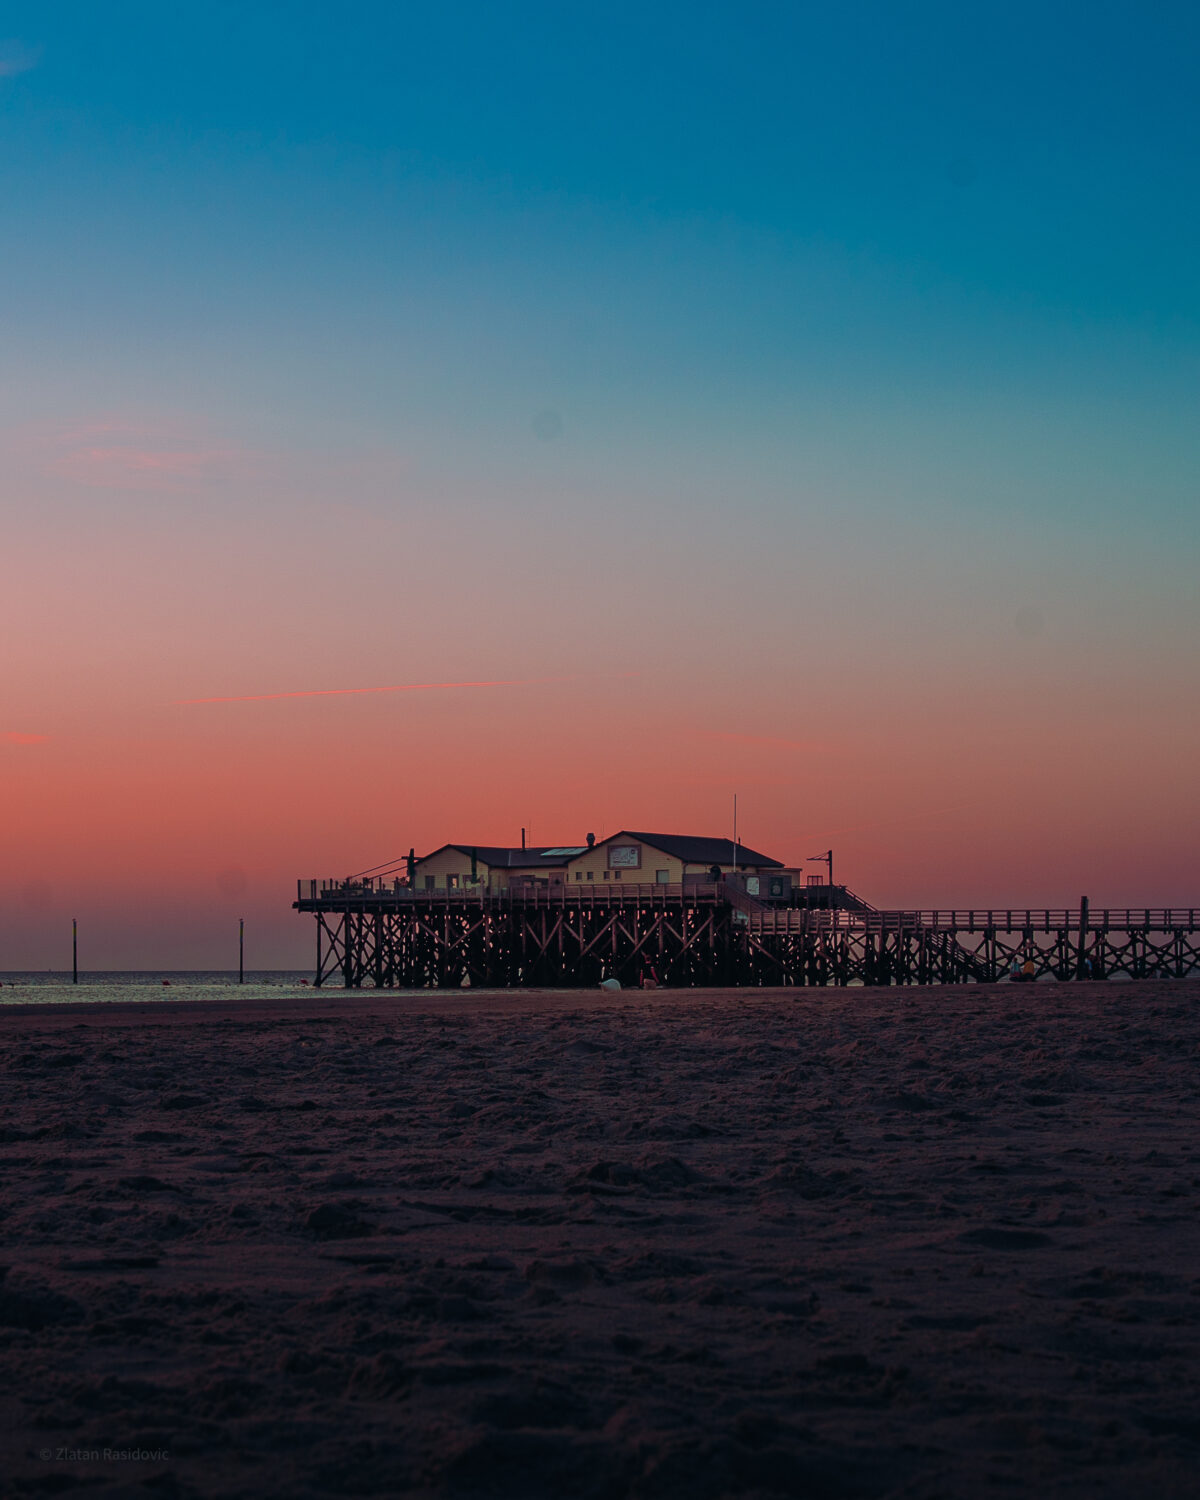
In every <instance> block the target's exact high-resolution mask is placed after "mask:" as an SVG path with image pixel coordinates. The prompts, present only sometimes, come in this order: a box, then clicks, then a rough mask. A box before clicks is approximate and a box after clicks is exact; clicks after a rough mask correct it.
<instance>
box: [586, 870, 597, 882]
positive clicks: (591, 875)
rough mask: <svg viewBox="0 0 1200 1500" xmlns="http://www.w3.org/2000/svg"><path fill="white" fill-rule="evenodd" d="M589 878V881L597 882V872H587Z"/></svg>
mask: <svg viewBox="0 0 1200 1500" xmlns="http://www.w3.org/2000/svg"><path fill="white" fill-rule="evenodd" d="M587 878H588V879H589V880H595V878H596V872H595V870H589V871H588V872H587Z"/></svg>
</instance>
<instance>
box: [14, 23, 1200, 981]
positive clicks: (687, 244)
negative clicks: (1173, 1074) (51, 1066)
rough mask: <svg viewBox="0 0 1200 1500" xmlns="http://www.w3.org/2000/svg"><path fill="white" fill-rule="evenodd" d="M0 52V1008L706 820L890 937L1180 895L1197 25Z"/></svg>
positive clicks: (169, 31) (258, 40)
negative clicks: (366, 888)
mask: <svg viewBox="0 0 1200 1500" xmlns="http://www.w3.org/2000/svg"><path fill="white" fill-rule="evenodd" d="M2 25H3V28H4V32H3V34H2V35H0V192H2V202H3V213H2V215H0V266H2V269H3V275H2V278H0V296H2V298H3V313H4V316H3V344H2V356H0V391H2V398H3V399H2V410H0V509H2V512H3V515H2V521H3V532H2V539H0V558H2V560H3V567H2V569H0V628H2V633H3V634H2V640H3V651H2V655H0V813H2V821H0V969H19V968H26V967H30V968H43V969H44V968H47V967H51V966H53V967H56V968H62V967H63V966H64V965H65V964H67V963H69V937H70V920H71V918H72V917H73V916H77V917H78V918H79V921H80V928H81V962H82V963H83V966H84V967H85V968H104V967H133V968H154V967H156V966H159V967H178V968H187V967H201V966H209V965H212V966H220V967H229V966H230V964H232V963H235V962H236V930H237V918H238V917H239V916H245V918H246V920H247V932H248V947H247V961H248V963H249V964H250V965H251V966H253V967H271V966H277V965H278V966H289V967H290V966H295V967H300V966H303V965H305V964H306V963H310V962H311V954H312V947H313V937H312V930H311V928H312V924H311V919H308V918H301V917H299V916H297V915H296V914H295V913H293V912H292V911H291V910H290V909H289V903H290V901H291V900H292V899H293V898H294V892H295V884H294V882H295V879H296V877H297V876H299V875H304V876H330V875H339V874H346V873H348V872H350V871H353V870H358V869H361V868H364V867H366V866H369V865H375V864H377V863H379V862H381V861H382V860H384V859H387V858H388V857H389V856H393V855H398V854H401V853H403V852H404V851H405V850H407V849H408V847H409V846H410V845H414V846H415V847H416V848H417V850H418V852H424V851H427V850H429V849H431V848H433V847H434V846H436V845H437V844H440V843H442V842H444V841H445V840H447V839H456V840H458V839H462V840H470V841H477V842H479V843H510V842H517V841H518V840H519V837H520V828H521V826H522V825H525V826H526V827H527V828H528V829H529V833H530V838H531V841H533V842H538V843H559V842H573V841H577V840H579V841H581V840H582V838H583V836H584V834H585V833H587V832H588V831H593V832H595V833H596V834H598V835H599V836H604V835H606V834H608V833H611V832H614V831H616V830H617V829H619V828H621V827H623V826H624V827H633V828H653V829H661V830H663V831H667V832H679V833H711V834H727V833H728V832H729V831H730V824H731V802H732V796H733V794H734V793H735V792H736V793H737V795H738V809H739V832H740V834H741V835H742V837H743V838H744V839H745V840H746V841H747V842H748V843H749V844H751V845H752V846H753V847H755V848H757V849H760V850H763V851H765V852H766V853H768V854H771V855H773V856H775V857H776V858H779V859H782V860H784V861H788V862H791V861H798V860H802V859H803V858H804V857H805V856H808V855H813V854H816V853H818V852H819V851H822V850H824V849H825V848H827V847H829V846H830V845H831V844H832V846H833V847H834V850H835V855H836V859H837V862H838V866H839V872H840V875H841V876H842V878H844V879H845V880H846V881H847V882H848V883H849V884H850V886H851V887H853V888H854V889H855V890H857V891H859V892H861V893H862V894H863V895H864V896H866V897H867V899H869V900H871V901H873V902H874V903H875V904H877V905H898V904H904V905H918V904H919V905H929V906H934V905H936V906H948V905H951V904H957V905H960V906H966V905H969V904H976V905H988V904H995V905H1005V904H1009V903H1012V904H1017V905H1020V906H1025V905H1027V904H1038V905H1044V904H1052V905H1059V904H1067V903H1072V904H1073V903H1074V902H1076V901H1077V900H1078V898H1079V896H1080V895H1081V894H1085V893H1086V894H1087V895H1089V896H1090V897H1091V898H1092V900H1093V902H1094V903H1098V904H1113V905H1116V904H1120V905H1124V904H1125V903H1126V902H1137V903H1138V904H1145V903H1149V904H1163V903H1168V902H1171V903H1175V904H1181V905H1188V904H1195V905H1200V878H1198V871H1197V854H1196V848H1197V823H1198V818H1197V814H1198V812H1200V792H1198V790H1197V773H1196V765H1197V758H1198V750H1200V745H1198V734H1197V730H1198V703H1200V697H1198V693H1197V689H1198V686H1200V684H1198V682H1197V678H1198V675H1200V671H1198V664H1197V651H1196V640H1197V624H1198V619H1197V616H1198V613H1200V602H1198V601H1200V595H1198V586H1197V580H1198V565H1200V555H1198V554H1200V546H1198V542H1197V503H1196V502H1197V494H1196V490H1197V472H1198V467H1197V457H1198V454H1197V449H1198V433H1200V422H1198V412H1197V405H1198V401H1197V394H1198V390H1200V283H1198V279H1197V267H1198V266H1200V207H1198V205H1200V181H1198V180H1197V179H1198V177H1200V165H1198V164H1200V139H1198V137H1200V128H1198V127H1200V106H1198V104H1197V95H1196V87H1195V80H1196V77H1197V71H1198V65H1200V11H1197V10H1196V8H1195V7H1192V6H1184V5H1181V4H1155V3H1142V4H1138V5H1133V4H1098V3H1096V0H1091V3H1088V4H1050V5H1046V4H1045V3H1044V0H1043V3H1040V4H1037V5H1034V4H1027V3H1021V0H1017V3H1012V4H1007V5H1004V6H998V5H992V6H971V5H963V4H961V3H955V4H894V3H893V4H855V5H849V6H828V5H806V4H753V3H750V4H747V3H745V0H742V3H739V4H736V5H734V4H732V3H720V4H705V3H696V0H691V3H688V4H687V5H681V4H680V5H676V4H667V3H660V4H656V5H652V6H645V5H644V4H643V5H637V6H634V5H627V4H616V3H609V4H604V5H595V4H589V3H578V4H573V5H565V4H554V5H550V4H530V3H520V4H511V5H510V4H453V3H450V4H441V5H436V6H434V5H424V6H419V7H417V6H408V5H403V4H395V3H389V4H372V3H365V0H364V3H359V4H352V5H333V4H303V3H289V4H286V5H285V4H266V3H246V0H239V3H237V4H229V3H219V0H217V3H214V0H206V3H205V4H203V5H199V4H195V3H191V0H179V3H175V4H163V3H162V0H154V3H142V4H133V3H127V0H111V3H109V4H105V5H97V4H95V3H56V0H38V3H37V4H32V3H19V0H18V3H15V4H10V5H7V6H5V7H4V12H3V21H2ZM456 684H460V685H456ZM368 688H370V689H375V688H388V689H395V690H389V691H378V692H377V691H372V692H343V691H333V690H342V689H368ZM812 868H813V869H816V868H817V867H816V866H813V867H812Z"/></svg>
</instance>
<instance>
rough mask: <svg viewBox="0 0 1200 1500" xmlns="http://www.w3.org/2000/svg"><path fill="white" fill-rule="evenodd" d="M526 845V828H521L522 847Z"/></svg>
mask: <svg viewBox="0 0 1200 1500" xmlns="http://www.w3.org/2000/svg"><path fill="white" fill-rule="evenodd" d="M524 847H525V830H524V829H523V828H522V829H521V848H522V849H524Z"/></svg>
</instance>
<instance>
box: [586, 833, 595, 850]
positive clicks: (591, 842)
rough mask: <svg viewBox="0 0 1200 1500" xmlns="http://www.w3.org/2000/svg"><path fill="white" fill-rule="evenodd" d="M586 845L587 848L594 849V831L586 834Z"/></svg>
mask: <svg viewBox="0 0 1200 1500" xmlns="http://www.w3.org/2000/svg"><path fill="white" fill-rule="evenodd" d="M587 846H588V848H589V849H594V848H595V847H596V835H595V834H594V833H589V834H588V836H587Z"/></svg>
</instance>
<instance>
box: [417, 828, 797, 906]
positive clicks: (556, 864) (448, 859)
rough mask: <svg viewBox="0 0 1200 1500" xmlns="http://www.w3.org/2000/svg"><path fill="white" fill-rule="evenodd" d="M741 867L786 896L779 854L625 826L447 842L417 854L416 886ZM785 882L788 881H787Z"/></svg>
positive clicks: (631, 878)
mask: <svg viewBox="0 0 1200 1500" xmlns="http://www.w3.org/2000/svg"><path fill="white" fill-rule="evenodd" d="M729 875H737V876H738V878H739V884H741V885H742V886H743V887H744V889H745V890H746V891H747V893H748V894H750V895H754V896H757V895H759V894H761V895H763V896H774V897H776V898H779V897H781V896H783V897H786V896H787V895H788V894H789V893H790V890H791V884H792V882H791V879H790V878H789V877H788V876H787V875H786V874H784V872H783V865H782V864H781V863H780V861H779V860H777V859H771V858H770V857H769V856H768V855H766V854H759V853H757V852H756V851H755V850H753V849H747V848H746V846H745V845H744V844H737V845H735V844H734V842H733V840H732V839H714V838H699V837H695V836H692V835H687V834H674V833H635V832H631V831H630V830H628V829H622V831H621V832H620V833H614V834H613V835H612V836H611V837H609V838H606V839H601V840H600V841H599V842H597V840H596V837H595V835H594V834H590V833H589V834H588V836H587V842H586V843H585V844H572V845H553V846H543V845H539V846H538V847H537V848H530V849H524V848H522V849H512V848H505V847H503V846H497V845H491V844H443V845H442V847H441V848H440V849H435V850H434V851H433V853H432V854H427V855H426V856H425V857H424V858H423V859H419V860H417V861H416V862H415V864H414V868H413V874H412V886H413V889H414V890H416V891H418V892H421V891H428V892H430V893H431V894H432V893H434V892H447V891H449V892H454V891H475V892H478V893H479V894H489V895H497V894H499V893H501V892H503V891H510V890H512V891H516V890H523V889H524V890H528V889H535V890H536V889H538V888H543V889H546V890H548V891H550V892H553V891H555V890H560V891H561V890H562V889H563V888H564V887H566V888H568V889H580V888H583V889H586V888H588V887H589V886H590V887H592V888H593V889H594V888H595V887H596V886H597V885H599V886H605V885H607V886H609V887H610V888H611V887H613V886H615V885H617V884H637V885H673V886H677V887H678V886H681V885H685V884H692V883H696V882H704V881H709V880H712V879H713V878H714V876H729ZM785 884H786V887H787V888H786V889H784V885H785Z"/></svg>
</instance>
